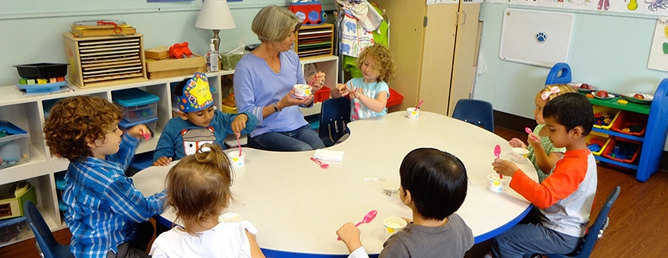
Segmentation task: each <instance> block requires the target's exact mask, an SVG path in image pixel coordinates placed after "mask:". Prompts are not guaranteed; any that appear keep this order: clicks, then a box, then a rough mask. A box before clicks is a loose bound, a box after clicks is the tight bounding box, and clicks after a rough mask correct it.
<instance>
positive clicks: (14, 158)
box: [0, 121, 30, 169]
mask: <svg viewBox="0 0 668 258" xmlns="http://www.w3.org/2000/svg"><path fill="white" fill-rule="evenodd" d="M29 144H30V134H28V133H27V132H26V131H24V130H23V129H21V128H19V127H18V126H16V125H14V124H12V123H10V122H7V121H0V169H3V168H6V167H11V166H14V165H17V164H21V163H23V162H26V161H27V160H28V157H29V156H30V155H29V146H30V145H29Z"/></svg>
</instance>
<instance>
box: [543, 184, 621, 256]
mask: <svg viewBox="0 0 668 258" xmlns="http://www.w3.org/2000/svg"><path fill="white" fill-rule="evenodd" d="M619 191H621V187H619V186H616V187H615V189H613V190H612V193H610V196H608V199H607V200H606V201H605V204H603V208H601V211H600V212H599V213H598V216H596V220H595V221H594V224H592V225H591V227H589V229H588V231H587V234H586V235H585V236H584V241H583V242H582V246H581V247H580V248H578V249H576V250H575V252H573V253H570V254H566V255H563V254H546V256H547V257H549V258H564V257H568V258H573V257H578V258H585V257H589V256H590V255H591V252H592V251H593V250H594V244H596V241H597V240H598V239H599V238H601V237H603V231H605V228H606V227H607V225H608V222H609V218H608V213H610V208H612V204H613V203H614V202H615V200H617V197H618V196H619Z"/></svg>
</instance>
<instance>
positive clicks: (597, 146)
mask: <svg viewBox="0 0 668 258" xmlns="http://www.w3.org/2000/svg"><path fill="white" fill-rule="evenodd" d="M585 141H586V142H587V148H589V151H591V153H592V154H594V155H596V156H600V155H601V153H603V151H604V150H605V148H606V147H608V143H610V136H608V135H606V134H601V133H596V132H591V133H589V135H587V138H585Z"/></svg>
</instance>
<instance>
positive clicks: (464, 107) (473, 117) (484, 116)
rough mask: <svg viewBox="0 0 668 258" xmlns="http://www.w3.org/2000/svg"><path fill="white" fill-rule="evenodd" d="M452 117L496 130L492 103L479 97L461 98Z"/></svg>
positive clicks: (492, 130)
mask: <svg viewBox="0 0 668 258" xmlns="http://www.w3.org/2000/svg"><path fill="white" fill-rule="evenodd" d="M452 118H457V119H459V120H462V121H464V122H468V123H471V124H474V125H477V126H480V127H482V128H485V129H486V130H487V131H490V132H494V109H493V108H492V103H489V102H487V101H484V100H477V99H460V100H458V101H457V104H456V105H455V110H454V111H453V112H452Z"/></svg>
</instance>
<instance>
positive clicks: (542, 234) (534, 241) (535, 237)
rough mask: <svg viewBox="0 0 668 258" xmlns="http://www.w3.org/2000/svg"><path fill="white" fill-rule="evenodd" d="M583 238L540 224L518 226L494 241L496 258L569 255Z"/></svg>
mask: <svg viewBox="0 0 668 258" xmlns="http://www.w3.org/2000/svg"><path fill="white" fill-rule="evenodd" d="M582 239H583V238H581V237H574V236H569V235H566V234H562V233H559V232H556V231H554V230H551V229H548V228H545V227H543V226H542V225H540V224H518V225H515V226H514V227H512V228H511V229H509V230H508V231H506V232H503V233H502V234H501V235H498V236H497V237H495V238H494V239H493V240H492V253H493V254H494V257H501V258H506V257H531V255H532V254H568V253H571V252H573V250H575V248H576V247H577V246H578V245H579V244H580V243H581V241H582Z"/></svg>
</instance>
